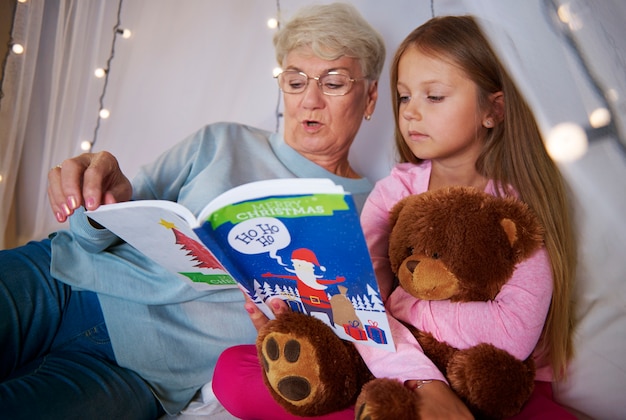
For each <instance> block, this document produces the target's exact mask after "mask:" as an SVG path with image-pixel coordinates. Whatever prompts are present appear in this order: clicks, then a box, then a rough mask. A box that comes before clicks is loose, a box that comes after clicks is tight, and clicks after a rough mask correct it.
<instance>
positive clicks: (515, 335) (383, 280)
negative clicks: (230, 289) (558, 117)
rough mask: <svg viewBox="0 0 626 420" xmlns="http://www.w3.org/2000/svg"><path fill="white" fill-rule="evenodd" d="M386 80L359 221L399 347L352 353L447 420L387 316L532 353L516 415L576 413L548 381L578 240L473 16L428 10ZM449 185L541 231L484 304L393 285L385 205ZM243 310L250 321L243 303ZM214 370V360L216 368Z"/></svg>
mask: <svg viewBox="0 0 626 420" xmlns="http://www.w3.org/2000/svg"><path fill="white" fill-rule="evenodd" d="M391 86H392V91H394V90H395V91H396V96H395V98H394V100H393V109H394V116H395V121H396V132H395V142H396V146H397V148H398V150H399V155H400V162H401V163H399V164H398V165H397V166H396V167H395V168H394V169H393V170H392V172H391V174H390V175H389V176H388V177H386V178H384V179H383V180H381V181H379V182H378V183H377V184H376V187H375V188H374V190H373V191H372V193H371V195H370V196H369V198H368V200H367V202H366V204H365V206H364V208H363V212H362V216H361V222H362V225H363V229H364V232H365V237H366V240H367V242H368V246H369V249H370V253H371V256H372V260H373V264H374V268H375V270H376V275H377V280H378V282H379V285H380V288H381V292H382V294H383V298H384V299H385V303H386V307H387V308H388V309H389V312H390V314H391V315H392V316H393V317H395V319H394V318H390V323H391V324H392V329H393V335H394V340H395V342H396V346H397V352H396V353H389V352H386V351H383V350H378V349H375V348H373V347H371V346H364V345H357V347H358V349H359V352H360V354H361V356H362V357H363V359H364V360H365V361H366V362H367V365H368V367H369V368H370V370H371V371H372V373H373V374H374V375H375V376H376V377H390V378H395V379H398V380H400V381H401V382H403V383H405V384H406V385H407V386H408V387H409V388H411V389H415V392H418V393H420V394H421V395H422V396H423V397H424V398H422V399H421V401H423V403H424V404H423V405H422V406H421V408H420V410H421V412H420V414H421V415H422V417H424V418H429V417H432V416H436V415H439V416H441V417H443V418H449V417H452V416H453V414H456V415H465V416H467V415H468V413H467V411H466V410H463V409H464V408H465V407H459V406H458V402H457V401H455V400H454V399H451V398H450V397H449V395H447V394H446V392H448V390H449V388H447V385H446V384H445V380H444V379H443V376H442V375H441V373H440V372H439V371H438V370H437V369H436V368H435V366H434V365H433V364H432V362H430V360H428V359H427V358H426V357H425V356H424V354H423V353H422V352H421V349H420V347H419V345H418V344H417V343H416V341H415V339H414V338H413V337H412V335H411V334H410V333H409V332H408V330H407V329H406V328H404V327H402V326H401V324H400V323H399V322H398V321H397V320H396V319H399V320H402V321H405V322H408V323H411V324H413V325H415V326H416V327H418V328H423V329H429V328H428V327H433V326H434V327H435V330H436V331H438V338H439V339H440V340H444V341H447V342H448V343H450V344H451V345H454V346H456V347H460V348H463V347H468V346H471V345H475V344H478V343H479V342H485V341H487V342H491V343H493V344H495V345H496V346H498V347H500V348H503V349H504V350H507V351H508V352H510V353H511V354H513V355H515V356H517V357H518V358H520V359H525V358H526V357H528V356H529V355H531V354H533V356H534V358H535V361H536V366H537V377H536V380H537V382H536V386H535V391H534V393H533V396H532V397H531V399H530V401H529V402H528V403H527V404H526V406H525V407H524V408H523V410H522V412H521V413H520V414H519V416H518V417H519V418H529V417H534V416H541V417H545V418H551V419H552V418H563V419H564V418H572V419H573V418H575V417H573V416H571V415H570V414H569V413H568V412H567V411H566V410H565V409H563V408H562V407H560V406H559V405H558V404H556V403H555V402H554V401H553V399H552V388H551V382H552V381H554V380H558V379H560V378H562V377H563V375H564V373H565V371H566V367H567V362H568V360H569V359H570V357H571V355H572V340H571V334H572V315H573V313H572V308H571V305H570V299H571V289H572V282H573V279H574V273H575V266H576V259H575V256H576V248H575V242H574V235H573V229H572V226H571V223H570V216H569V211H568V203H567V198H566V193H565V186H564V182H563V180H562V177H561V175H560V173H559V171H558V169H557V167H556V166H555V164H554V163H553V162H552V160H551V159H550V158H549V156H548V155H547V153H546V151H545V149H544V145H543V142H542V139H541V135H540V132H539V129H538V127H537V124H536V122H535V120H534V118H533V115H532V112H531V111H530V109H529V107H528V105H527V104H526V102H525V100H524V99H523V97H522V96H521V94H520V92H519V91H518V90H517V88H516V87H515V85H514V83H513V82H512V80H511V79H510V77H509V76H508V75H507V72H506V70H505V69H504V67H503V66H502V65H501V64H500V63H499V61H498V59H497V57H496V55H495V54H494V52H493V50H492V49H491V48H490V46H489V43H488V41H487V39H486V38H485V37H484V36H483V34H482V33H481V31H480V29H479V27H478V25H477V24H476V22H475V21H474V19H473V18H471V17H453V16H447V17H438V18H434V19H431V20H430V21H428V22H426V23H425V24H423V25H422V26H420V27H418V28H417V29H416V30H414V31H413V32H412V33H411V34H409V36H408V37H407V38H406V39H405V40H404V41H403V42H402V44H401V45H400V47H399V48H398V50H397V53H396V55H395V57H394V60H393V63H392V67H391ZM451 185H464V186H473V187H476V188H478V189H480V190H484V191H486V192H488V193H491V194H494V195H513V196H516V197H518V198H519V199H520V200H522V201H524V202H526V203H527V204H528V205H529V206H530V207H531V208H532V209H533V210H534V211H535V213H536V214H537V216H538V217H539V220H540V222H541V223H542V225H543V227H544V229H545V238H544V239H545V247H544V248H543V249H541V250H539V251H538V252H536V253H535V254H534V255H533V256H531V257H530V258H529V259H528V260H526V261H524V262H523V263H521V264H519V266H518V267H517V268H516V270H515V273H514V275H513V277H512V278H511V279H510V280H509V282H508V283H507V284H506V285H505V286H504V287H503V288H502V290H501V292H500V293H499V294H498V296H497V297H496V299H495V300H494V301H493V302H479V303H476V302H472V303H452V302H449V301H439V302H428V301H416V300H415V299H414V298H412V297H410V296H409V295H408V294H406V293H404V292H403V290H402V289H396V290H395V291H394V290H393V274H392V272H391V269H390V266H389V260H388V256H387V252H388V246H387V241H388V239H389V232H390V226H389V221H388V214H389V211H390V209H391V208H392V207H393V206H394V205H395V204H396V203H397V202H398V201H399V200H400V199H402V198H403V197H406V196H407V195H411V194H418V193H421V192H424V191H427V190H434V189H437V188H441V187H445V186H451ZM246 309H247V310H248V311H249V312H250V313H251V317H252V319H253V322H255V324H256V325H259V324H260V322H259V321H258V319H259V318H261V316H260V315H259V314H257V313H256V309H254V307H253V305H248V306H246ZM430 329H431V330H432V328H430ZM241 355H242V354H241V353H240V354H239V355H238V356H241ZM236 357H237V353H230V354H229V355H228V358H229V359H230V360H231V361H233V360H234V359H235V358H236ZM257 363H258V362H257ZM219 369H220V364H219V363H218V368H217V370H216V375H218V376H219ZM256 369H257V370H258V371H259V372H258V375H259V376H260V375H261V373H260V368H259V367H258V366H257V367H256ZM248 379H250V376H248ZM430 380H432V382H430ZM417 384H419V386H417ZM277 410H278V411H281V410H282V409H280V407H277ZM446 410H449V411H446ZM347 411H348V410H347ZM342 413H344V412H342ZM336 414H338V415H339V414H340V413H336ZM344 414H345V417H343V418H349V417H350V416H349V413H348V412H345V413H344ZM270 417H271V416H270Z"/></svg>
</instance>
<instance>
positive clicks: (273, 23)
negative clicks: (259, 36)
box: [267, 18, 278, 29]
mask: <svg viewBox="0 0 626 420" xmlns="http://www.w3.org/2000/svg"><path fill="white" fill-rule="evenodd" d="M267 27H268V28H270V29H276V28H278V19H276V18H270V19H268V20H267Z"/></svg>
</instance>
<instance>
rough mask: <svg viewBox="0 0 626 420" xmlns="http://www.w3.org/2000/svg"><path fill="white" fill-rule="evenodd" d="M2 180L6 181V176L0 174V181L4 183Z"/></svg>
mask: <svg viewBox="0 0 626 420" xmlns="http://www.w3.org/2000/svg"><path fill="white" fill-rule="evenodd" d="M2 181H4V177H3V176H2V174H0V183H2Z"/></svg>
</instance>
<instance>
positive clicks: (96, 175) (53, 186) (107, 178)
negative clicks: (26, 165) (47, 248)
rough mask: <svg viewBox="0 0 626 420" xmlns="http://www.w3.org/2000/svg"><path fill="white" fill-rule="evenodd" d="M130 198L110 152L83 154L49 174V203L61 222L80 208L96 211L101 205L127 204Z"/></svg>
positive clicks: (126, 181)
mask: <svg viewBox="0 0 626 420" xmlns="http://www.w3.org/2000/svg"><path fill="white" fill-rule="evenodd" d="M131 196H132V186H131V184H130V181H129V180H128V178H126V176H125V175H124V174H123V173H122V171H121V170H120V167H119V164H118V162H117V159H116V158H115V156H113V155H112V154H110V153H109V152H98V153H83V154H82V155H80V156H76V157H74V158H70V159H66V160H64V161H63V162H62V163H61V165H57V166H55V167H54V168H52V169H51V170H50V172H49V173H48V200H49V201H50V207H51V208H52V212H53V213H54V216H55V217H56V219H57V220H58V221H59V222H64V221H66V220H67V218H68V217H69V216H70V215H72V214H73V213H74V210H76V209H77V208H78V207H80V206H81V205H84V206H85V208H86V209H87V210H94V209H96V208H98V207H99V206H100V205H101V204H111V203H117V202H121V201H128V200H130V198H131Z"/></svg>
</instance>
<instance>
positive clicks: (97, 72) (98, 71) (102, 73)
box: [93, 67, 107, 79]
mask: <svg viewBox="0 0 626 420" xmlns="http://www.w3.org/2000/svg"><path fill="white" fill-rule="evenodd" d="M93 74H94V75H95V76H96V77H97V78H98V79H102V78H103V77H104V76H105V75H106V74H107V71H106V70H105V69H103V68H101V67H99V68H97V69H95V70H94V72H93Z"/></svg>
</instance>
